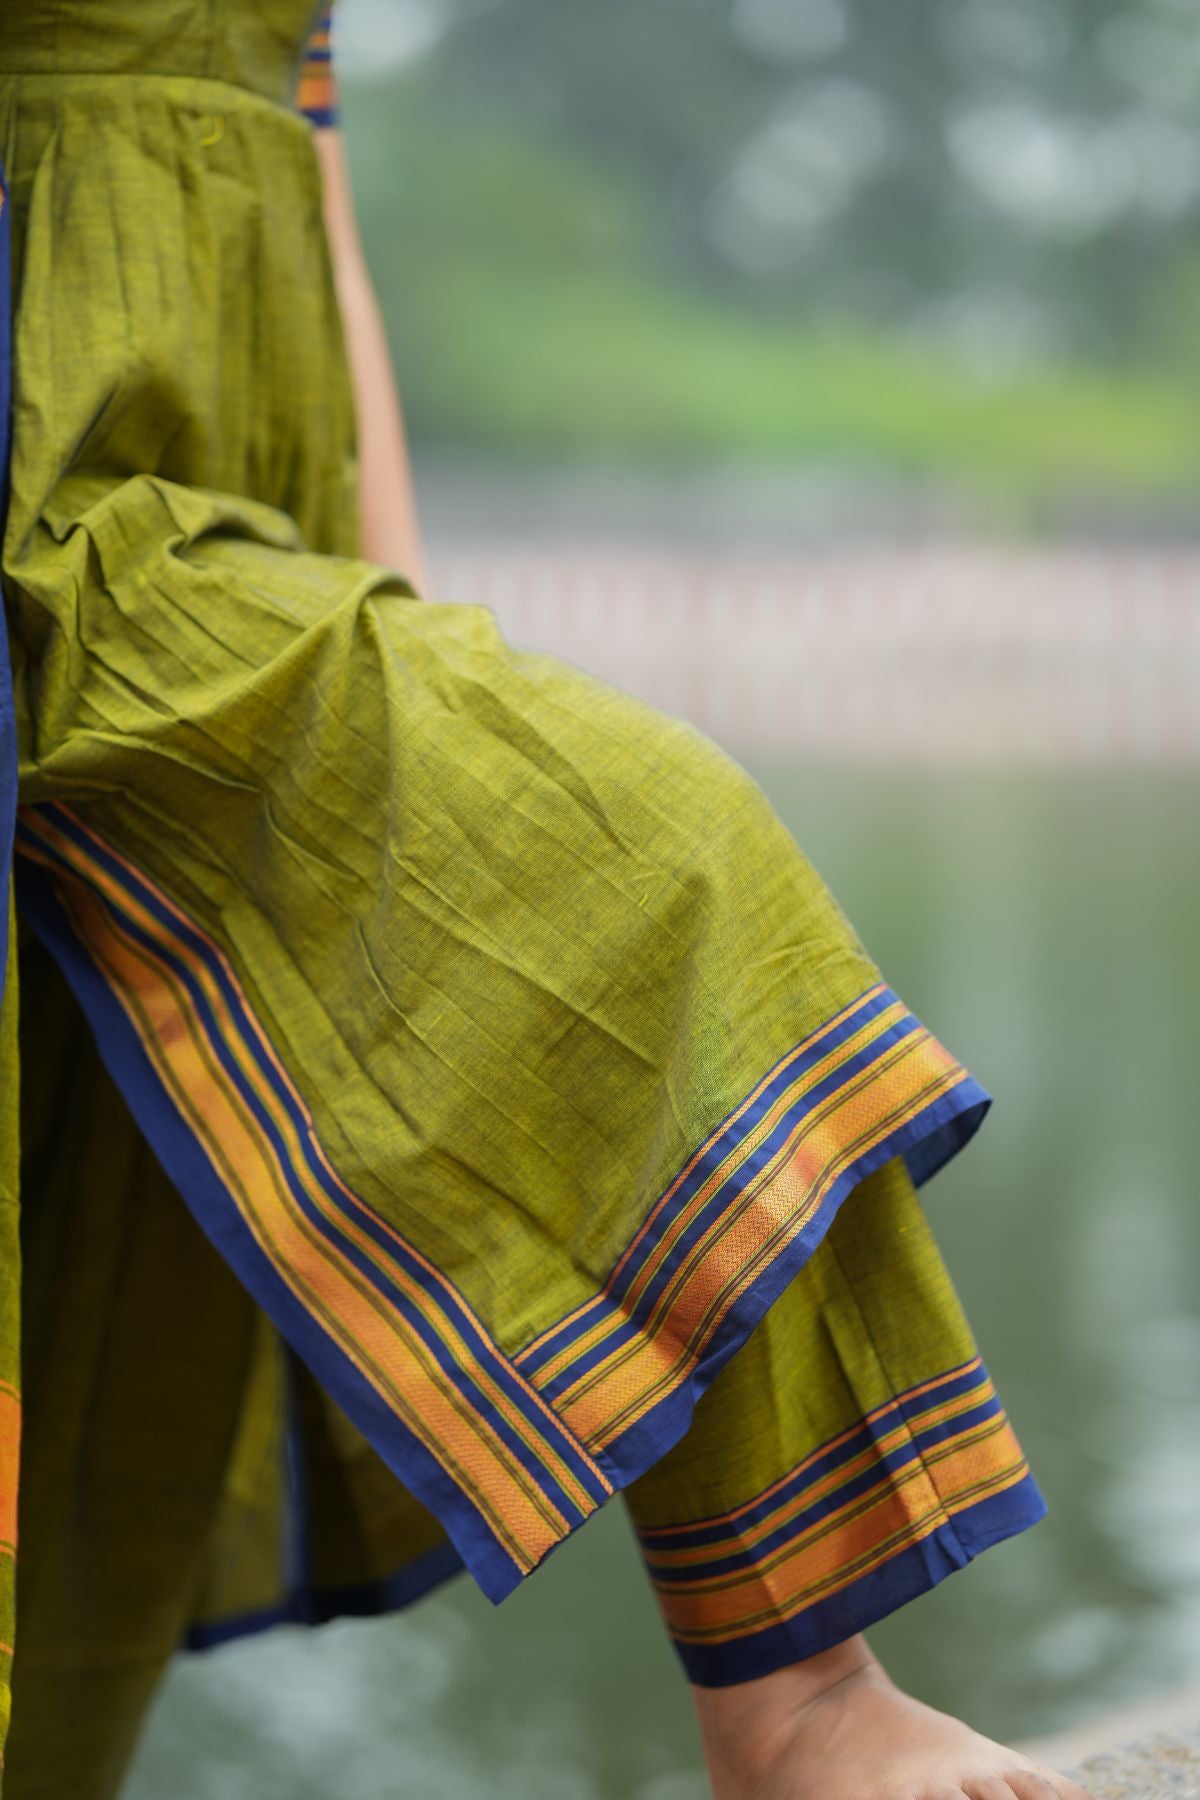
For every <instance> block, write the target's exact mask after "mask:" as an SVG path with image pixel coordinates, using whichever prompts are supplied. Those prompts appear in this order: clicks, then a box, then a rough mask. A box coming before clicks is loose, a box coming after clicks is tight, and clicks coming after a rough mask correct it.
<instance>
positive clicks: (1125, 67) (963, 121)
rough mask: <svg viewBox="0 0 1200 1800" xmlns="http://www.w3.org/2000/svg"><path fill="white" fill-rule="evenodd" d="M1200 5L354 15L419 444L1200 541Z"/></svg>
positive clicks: (826, 5) (351, 1)
mask: <svg viewBox="0 0 1200 1800" xmlns="http://www.w3.org/2000/svg"><path fill="white" fill-rule="evenodd" d="M1196 27H1197V14H1196V7H1195V5H1194V3H1193V0H1140V3H1131V0H1004V3H1003V5H997V4H996V0H604V4H603V5H597V4H595V3H594V0H339V5H338V9H337V12H336V13H335V33H334V44H335V56H336V60H337V65H338V67H339V69H340V71H341V85H342V93H343V102H344V118H345V129H346V132H347V136H348V141H349V147H350V153H351V160H352V168H353V174H354V182H355V189H356V193H357V194H358V196H359V205H360V208H361V213H362V218H363V222H364V229H365V232H366V235H367V242H368V253H369V256H370V260H371V264H372V267H373V270H374V272H375V274H376V278H377V281H378V284H379V287H380V292H381V297H382V301H383V305H384V309H385V313H386V316H387V322H388V327H389V331H390V333H391V337H392V341H393V344H394V348H395V352H396V359H397V366H398V369H399V371H400V375H401V384H402V387H403V390H404V397H405V401H406V405H407V407H408V410H409V415H410V420H411V425H412V430H413V434H414V437H415V439H416V442H417V445H418V447H419V449H420V451H421V452H422V454H423V455H424V456H425V457H426V458H429V457H431V456H433V455H435V454H446V455H451V456H454V457H460V456H462V455H464V454H466V455H479V454H488V453H498V454H501V455H502V456H503V458H504V460H505V462H506V463H508V464H510V465H511V464H512V463H513V462H514V460H524V461H525V462H527V463H532V464H537V463H538V462H539V461H540V462H544V461H546V460H547V459H557V458H559V457H562V456H567V457H571V458H584V459H588V460H591V461H596V462H603V461H605V460H613V459H615V460H618V461H627V460H628V459H631V458H633V459H637V460H641V461H649V462H668V463H671V462H674V463H685V464H686V463H691V462H695V461H697V460H703V459H706V458H712V457H714V456H716V457H720V458H722V459H731V458H742V459H750V460H757V461H769V462H775V463H779V462H783V463H787V464H792V465H799V466H809V467H811V466H812V465H813V464H824V463H829V462H834V463H837V464H839V465H845V464H848V465H850V466H852V467H855V468H860V469H862V470H864V471H870V472H876V473H878V472H882V473H883V474H885V475H886V477H887V478H888V479H889V480H893V481H900V480H903V481H907V482H909V483H912V484H928V483H931V482H932V483H936V484H939V485H943V486H945V487H947V488H948V489H950V490H952V492H953V494H954V495H955V497H956V499H957V500H958V501H959V502H960V503H961V505H962V506H963V507H964V508H966V509H967V510H968V512H970V513H972V514H976V515H978V516H980V517H982V518H984V519H987V520H990V521H992V520H998V521H1002V522H1004V523H1006V524H1007V523H1008V522H1010V521H1011V522H1014V523H1015V524H1017V525H1018V526H1044V525H1046V524H1051V525H1052V524H1054V523H1056V522H1058V521H1060V520H1061V519H1063V518H1067V519H1070V520H1075V519H1077V518H1080V517H1084V518H1087V519H1089V520H1094V521H1095V522H1096V523H1098V524H1099V523H1102V524H1104V525H1105V526H1106V527H1111V525H1112V523H1113V520H1114V513H1115V516H1116V517H1117V518H1119V519H1120V520H1121V521H1122V522H1124V523H1126V524H1139V525H1140V524H1142V523H1144V522H1149V523H1152V524H1155V525H1162V524H1163V523H1170V524H1172V525H1179V524H1181V523H1183V524H1186V523H1187V522H1188V521H1189V519H1190V515H1191V510H1192V509H1191V498H1192V495H1193V493H1194V491H1195V484H1196V478H1197V474H1198V472H1200V411H1198V409H1197V406H1196V393H1195V389H1196V383H1197V378H1198V373H1200V246H1198V244H1197V235H1196V225H1197V219H1198V217H1200V130H1198V126H1200V33H1198V32H1197V29H1196Z"/></svg>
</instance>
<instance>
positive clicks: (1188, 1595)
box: [127, 765, 1200, 1800]
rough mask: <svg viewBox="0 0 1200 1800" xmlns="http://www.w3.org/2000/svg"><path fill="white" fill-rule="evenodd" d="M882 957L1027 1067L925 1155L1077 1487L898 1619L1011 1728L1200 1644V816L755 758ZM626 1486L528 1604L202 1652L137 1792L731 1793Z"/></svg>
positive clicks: (1011, 1383) (1053, 786)
mask: <svg viewBox="0 0 1200 1800" xmlns="http://www.w3.org/2000/svg"><path fill="white" fill-rule="evenodd" d="M754 772H755V774H756V775H758V777H759V779H760V780H761V781H762V782H763V785H764V786H765V788H766V789H767V792H768V793H769V795H770V796H771V798H772V800H773V801H774V803H775V805H776V807H777V809H778V810H779V812H780V813H781V815H782V816H783V818H784V819H785V820H786V822H787V823H788V825H789V826H790V827H791V828H792V830H793V831H794V832H795V834H796V836H797V838H798V839H799V840H800V841H801V843H802V844H803V845H804V846H805V848H806V849H807V851H808V853H809V854H810V855H811V856H812V858H813V860H814V861H815V862H816V863H817V865H818V867H819V868H820V869H821V870H822V872H823V873H824V874H825V875H826V877H827V878H828V880H829V881H830V882H831V884H832V885H833V887H834V888H835V890H836V892H837V893H838V895H839V897H840V899H841V900H842V903H843V905H844V906H845V908H846V910H847V911H848V912H849V913H850V915H851V917H852V919H853V920H854V922H855V924H856V925H857V927H858V929H859V931H860V933H861V934H862V936H863V937H864V938H865V940H866V942H867V943H868V945H869V947H870V948H871V950H872V953H873V955H874V956H875V958H876V960H877V961H878V962H879V963H880V964H881V966H882V968H883V971H884V973H885V975H886V977H887V978H888V979H889V980H890V981H891V982H892V984H893V985H894V986H895V987H896V988H897V989H898V990H899V992H900V993H901V994H902V995H903V997H904V998H905V999H906V1000H907V1001H908V1003H909V1005H910V1006H912V1007H913V1009H914V1010H915V1011H916V1012H917V1013H918V1014H919V1015H920V1016H921V1017H922V1018H923V1019H924V1020H925V1022H926V1023H927V1024H928V1025H929V1026H930V1027H931V1028H932V1029H933V1030H934V1031H935V1032H936V1033H937V1034H938V1035H939V1036H940V1037H942V1038H943V1039H944V1040H945V1041H946V1042H947V1043H948V1044H949V1045H950V1046H951V1047H952V1048H953V1049H954V1050H955V1051H956V1053H957V1054H958V1055H960V1056H961V1057H962V1058H963V1059H964V1060H965V1061H966V1062H967V1063H968V1064H969V1066H970V1067H971V1068H972V1069H973V1071H974V1072H975V1073H976V1074H977V1075H978V1077H979V1078H980V1079H981V1080H982V1081H983V1082H984V1084H985V1085H986V1086H987V1087H989V1088H990V1089H991V1091H992V1092H993V1093H994V1094H995V1096H996V1102H997V1103H996V1105H995V1107H994V1109H993V1112H992V1114H991V1116H990V1118H989V1120H988V1122H987V1124H986V1126H985V1128H984V1130H983V1132H982V1134H981V1135H980V1137H979V1139H978V1140H977V1142H976V1143H975V1144H974V1145H973V1146H972V1148H971V1149H970V1151H969V1152H968V1153H967V1154H966V1155H965V1156H963V1157H962V1158H961V1159H959V1161H958V1162H957V1163H956V1164H955V1165H953V1166H952V1167H951V1168H950V1169H948V1170H947V1171H946V1172H945V1173H944V1174H942V1175H941V1176H939V1177H938V1178H937V1180H936V1181H935V1182H934V1183H933V1184H932V1185H931V1186H930V1187H929V1188H928V1189H926V1190H925V1194H926V1203H927V1207H928V1210H929V1213H930V1215H931V1217H932V1219H933V1221H934V1224H935V1226H936V1229H937V1232H938V1236H939V1239H940V1242H941V1244H942V1246H943V1250H944V1252H945V1255H946V1258H947V1261H948V1263H949V1265H950V1267H951V1269H952V1271H953V1273H954V1275H955V1278H956V1281H957V1284H958V1287H959V1291H960V1293H961V1294H962V1297H963V1299H964V1302H965V1304H966V1307H967V1311H968V1314H969V1315H970V1317H971V1320H972V1323H973V1326H974V1328H975V1332H976V1335H977V1338H978V1340H979V1344H980V1347H981V1349H982V1351H983V1354H984V1356H985V1359H986V1360H987V1362H988V1364H989V1366H990V1368H991V1370H992V1372H993V1374H994V1375H995V1377H996V1379H997V1383H998V1386H999V1388H1000V1391H1001V1394H1002V1397H1003V1398H1004V1400H1005V1402H1006V1404H1007V1406H1008V1409H1009V1412H1010V1414H1011V1416H1012V1419H1013V1422H1014V1424H1015V1426H1016V1429H1017V1432H1018V1435H1019V1437H1020V1438H1021V1440H1022V1443H1023V1445H1024V1448H1025V1450H1026V1452H1027V1454H1028V1455H1029V1458H1030V1460H1031V1463H1032V1465H1033V1468H1034V1470H1035V1473H1036V1474H1037V1477H1038V1479H1039V1482H1040V1484H1041V1486H1042V1488H1043V1491H1044V1492H1045V1494H1046V1497H1047V1499H1048V1501H1049V1504H1050V1513H1049V1517H1048V1518H1047V1519H1046V1520H1044V1521H1043V1522H1042V1523H1041V1524H1039V1525H1038V1526H1036V1527H1035V1528H1034V1529H1033V1530H1032V1531H1030V1532H1026V1533H1024V1534H1023V1535H1022V1536H1020V1537H1018V1538H1017V1539H1015V1540H1012V1541H1010V1542H1008V1543H1005V1544H1001V1545H998V1546H996V1547H995V1548H993V1549H992V1550H990V1551H987V1552H986V1553H985V1554H984V1555H982V1556H981V1557H979V1558H978V1559H977V1560H976V1561H975V1562H974V1563H973V1564H971V1565H970V1566H969V1567H968V1568H967V1569H965V1570H963V1571H961V1572H959V1573H958V1574H956V1575H954V1576H952V1577H951V1578H950V1579H949V1580H948V1581H946V1582H944V1583H942V1585H941V1586H940V1587H938V1588H937V1589H935V1590H934V1591H933V1592H932V1593H931V1594H928V1595H926V1596H924V1597H923V1598H922V1599H920V1600H918V1601H916V1602H915V1603H913V1604H912V1605H910V1606H908V1607H906V1608H905V1609H904V1610H903V1611H902V1612H901V1613H899V1614H895V1615H893V1616H892V1617H891V1618H890V1619H887V1620H885V1621H884V1622H883V1623H882V1624H881V1625H880V1626H879V1627H877V1628H875V1629H874V1630H873V1631H872V1633H871V1634H870V1635H871V1639H872V1642H873V1643H874V1645H875V1647H876V1649H877V1650H878V1651H879V1653H880V1655H881V1656H882V1657H883V1659H884V1661H885V1662H886V1663H887V1664H888V1666H889V1667H890V1668H891V1669H892V1671H893V1673H894V1674H895V1675H896V1676H897V1677H898V1678H899V1679H900V1680H902V1681H903V1682H904V1683H905V1684H906V1685H908V1686H909V1687H910V1688H912V1689H914V1690H915V1691H916V1692H918V1693H919V1694H921V1695H922V1697H924V1698H925V1699H927V1700H929V1701H931V1702H933V1703H934V1704H935V1705H939V1706H943V1707H946V1708H949V1709H951V1710H954V1711H957V1712H959V1713H962V1714H964V1715H965V1716H967V1717H968V1718H969V1719H970V1720H971V1721H972V1723H974V1724H976V1725H977V1726H978V1727H979V1728H980V1729H982V1730H984V1731H987V1732H989V1733H991V1734H992V1735H995V1736H999V1737H1007V1738H1009V1739H1013V1738H1018V1737H1024V1736H1031V1735H1033V1734H1035V1733H1042V1732H1048V1731H1052V1730H1056V1729H1058V1728H1060V1727H1062V1726H1065V1725H1067V1724H1070V1723H1071V1722H1073V1721H1074V1720H1076V1719H1079V1718H1083V1717H1086V1716H1088V1715H1089V1714H1090V1713H1092V1712H1093V1711H1095V1710H1097V1709H1099V1708H1101V1707H1102V1706H1104V1705H1105V1704H1108V1703H1110V1702H1120V1701H1124V1700H1130V1699H1133V1698H1135V1697H1137V1696H1140V1695H1142V1694H1146V1693H1152V1692H1155V1691H1157V1690H1159V1689H1162V1688H1166V1687H1172V1686H1175V1685H1176V1684H1178V1683H1181V1682H1183V1681H1185V1680H1196V1679H1198V1678H1200V1528H1198V1527H1200V1301H1198V1297H1197V1281H1196V1272H1197V1269H1198V1268H1200V1208H1197V1206H1196V1203H1195V1185H1196V1179H1197V1168H1198V1167H1200V1158H1198V1156H1197V1150H1198V1148H1200V1144H1198V1136H1200V1122H1198V1120H1200V1106H1198V1104H1197V1099H1196V1095H1195V1085H1196V1076H1195V1071H1196V1068H1197V1058H1196V1055H1195V1050H1194V1044H1193V1039H1194V1035H1195V1030H1196V1021H1197V1019H1198V1018H1200V1004H1198V1002H1200V944H1198V942H1197V931H1196V922H1197V906H1196V895H1197V892H1198V891H1200V834H1198V832H1197V824H1196V804H1195V801H1196V795H1195V785H1194V782H1193V781H1192V779H1191V778H1185V777H1183V776H1180V777H1179V778H1178V779H1172V778H1171V777H1170V776H1167V775H1164V774H1162V773H1161V772H1160V773H1157V774H1149V773H1143V774H1138V775H1133V774H1121V773H1117V772H1113V773H1107V774H1101V773H1097V772H1094V771H1093V772H1091V773H1089V774H1074V775H1065V774H1062V773H1056V774H1054V775H1045V776H1035V775H1031V774H1030V773H1028V772H1025V773H1023V774H1020V775H1014V774H1003V773H995V774H982V773H978V772H974V771H972V772H971V773H969V774H955V773H953V772H951V773H933V772H925V771H923V772H919V773H916V772H912V771H909V772H907V773H904V774H889V773H886V772H884V771H882V770H859V771H855V772H853V773H851V772H848V771H845V770H841V771H836V770H828V769H822V768H819V767H816V766H809V767H806V768H803V769H801V768H797V767H795V766H783V765H777V766H773V767H766V766H756V767H755V769H754ZM706 1792H707V1790H706V1787H705V1784H704V1781H703V1779H702V1776H701V1774H700V1758H699V1751H698V1744H697V1740H696V1735H695V1730H694V1725H693V1720H692V1713H691V1707H690V1701H689V1697H688V1693H687V1689H686V1687H685V1685H684V1683H683V1681H682V1678H681V1676H680V1674H679V1672H678V1669H677V1666H676V1664H675V1660H674V1654H673V1652H672V1650H671V1649H670V1647H669V1645H668V1643H667V1641H666V1639H665V1637H664V1636H663V1633H662V1631H661V1628H660V1626H659V1624H658V1619H657V1614H656V1611H655V1607H654V1603H653V1600H652V1599H651V1597H650V1595H649V1591H648V1589H647V1587H646V1585H645V1583H644V1580H643V1577H642V1575H641V1571H640V1567H639V1563H638V1559H637V1555H636V1552H635V1550H634V1546H633V1544H632V1541H631V1539H630V1536H629V1532H628V1528H627V1526H626V1523H625V1518H624V1514H623V1512H622V1510H621V1508H620V1504H619V1503H617V1504H616V1505H613V1506H610V1507H608V1508H607V1509H605V1511H604V1512H603V1513H601V1514H600V1515H599V1517H597V1518H596V1519H594V1520H593V1521H591V1522H590V1523H589V1524H588V1526H587V1527H586V1528H585V1529H584V1530H583V1531H582V1532H581V1533H580V1534H578V1536H577V1537H576V1538H574V1539H572V1540H570V1541H569V1542H568V1543H567V1544H565V1545H564V1546H563V1547H562V1548H561V1549H560V1550H559V1551H557V1552H556V1553H555V1554H554V1555H553V1556H552V1557H551V1558H550V1559H549V1561H548V1562H547V1564H546V1565H545V1566H544V1567H543V1568H542V1569H541V1570H539V1571H538V1573H537V1574H536V1575H535V1576H534V1577H533V1579H532V1580H531V1581H530V1582H528V1583H527V1584H526V1585H525V1586H524V1587H523V1588H522V1589H521V1590H519V1591H518V1592H517V1593H516V1594H514V1595H513V1596H512V1597H511V1598H510V1599H509V1600H507V1601H506V1602H505V1603H504V1605H503V1606H502V1607H500V1608H494V1607H492V1606H490V1605H489V1603H488V1602H487V1601H485V1600H484V1599H483V1598H482V1597H481V1596H480V1595H479V1594H478V1593H477V1592H476V1591H475V1590H474V1589H473V1588H471V1587H470V1586H469V1585H468V1583H467V1579H466V1578H465V1577H461V1578H459V1579H458V1580H457V1581H455V1582H452V1583H451V1584H450V1586H449V1587H448V1588H447V1589H444V1590H442V1591H441V1592H440V1593H438V1594H435V1595H433V1596H432V1597H430V1598H429V1599H427V1600H426V1601H424V1602H422V1603H420V1604H419V1605H418V1606H417V1607H416V1608H414V1609H413V1610H412V1611H411V1612H410V1613H409V1614H408V1615H406V1616H403V1615H402V1616H399V1617H396V1618H393V1619H388V1620H382V1621H371V1622H365V1621H355V1622H352V1623H348V1624H342V1625H334V1626H327V1627H323V1628H321V1629H318V1630H313V1631H308V1632H305V1631H304V1630H302V1629H295V1628H288V1629H283V1630H277V1631H276V1632H274V1633H271V1634H268V1635H267V1636H265V1637H263V1638H260V1639H258V1640H250V1641H248V1642H244V1643H242V1644H237V1645H232V1646H229V1647H227V1648H225V1649H223V1650H220V1651H217V1652H210V1653H207V1654H205V1655H203V1656H194V1657H190V1658H185V1659H181V1660H179V1661H178V1662H177V1664H176V1666H175V1668H174V1670H173V1671H172V1673H171V1675H170V1676H169V1678H168V1680H167V1682H166V1683H165V1685H164V1688H163V1690H162V1692H161V1695H160V1698H159V1702H158V1704H157V1707H156V1710H155V1712H154V1714H153V1716H152V1718H151V1721H150V1725H149V1729H148V1731H147V1733H146V1735H145V1738H144V1740H143V1743H142V1747H141V1751H140V1754H139V1758H138V1761H137V1764H136V1767H135V1770H134V1773H133V1776H132V1778H131V1781H130V1783H129V1785H128V1789H127V1793H128V1800H162V1797H163V1796H165V1795H170V1796H171V1797H172V1800H209V1797H213V1800H215V1797H216V1796H220V1797H221V1800H243V1797H245V1800H250V1796H253V1800H276V1796H278V1797H279V1800H283V1797H284V1796H286V1797H287V1800H317V1797H318V1796H321V1797H322V1800H325V1797H327V1796H329V1795H331V1794H336V1795H338V1796H339V1797H340V1800H376V1797H377V1796H383V1795H387V1796H396V1797H397V1800H473V1797H475V1796H478V1797H479V1800H483V1796H487V1800H518V1797H519V1800H703V1796H704V1795H705V1794H706Z"/></svg>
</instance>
